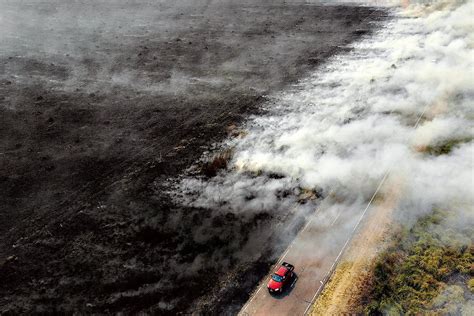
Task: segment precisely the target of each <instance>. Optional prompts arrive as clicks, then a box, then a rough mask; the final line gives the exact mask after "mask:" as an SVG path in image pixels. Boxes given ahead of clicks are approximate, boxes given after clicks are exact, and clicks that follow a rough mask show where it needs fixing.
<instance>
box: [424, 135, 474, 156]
mask: <svg viewBox="0 0 474 316" xmlns="http://www.w3.org/2000/svg"><path fill="white" fill-rule="evenodd" d="M471 141H472V138H460V139H449V140H446V141H444V142H441V143H438V144H433V145H428V146H426V147H424V148H422V149H421V151H423V152H425V153H427V154H428V155H432V156H440V155H447V154H449V153H450V152H451V151H452V150H453V149H454V148H455V147H457V146H459V145H461V144H464V143H469V142H471Z"/></svg>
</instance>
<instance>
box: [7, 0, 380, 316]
mask: <svg viewBox="0 0 474 316" xmlns="http://www.w3.org/2000/svg"><path fill="white" fill-rule="evenodd" d="M382 18H384V12H383V11H379V10H375V9H373V8H368V7H346V6H321V5H305V4H298V3H295V2H293V3H285V2H284V1H247V2H246V3H245V2H243V1H150V2H145V1H136V2H135V1H134V2H129V1H94V2H93V3H89V2H87V3H86V2H79V1H74V2H72V1H71V2H69V1H66V2H64V1H59V0H58V1H53V0H50V1H6V0H5V1H0V40H1V42H2V45H1V48H0V70H1V71H0V200H1V204H0V280H1V282H0V312H12V313H15V314H16V313H25V312H27V313H31V312H47V313H50V312H71V311H77V312H87V313H88V312H99V313H113V312H119V311H122V312H126V313H132V312H139V311H145V312H152V313H171V314H176V313H187V312H196V311H198V312H199V311H200V312H209V313H215V314H217V313H222V312H235V311H236V310H237V309H238V308H239V307H240V306H241V305H242V303H243V302H245V300H246V299H247V297H248V295H249V292H250V291H251V290H252V288H253V287H254V286H255V285H256V283H257V282H258V280H259V278H260V277H261V276H263V275H264V274H265V273H266V272H267V270H268V267H269V265H270V264H271V263H272V260H274V258H275V256H276V255H277V254H278V251H281V249H284V247H285V243H286V242H288V239H285V240H283V241H282V240H281V238H278V237H275V236H278V234H275V232H274V230H273V228H272V227H274V224H275V222H277V221H281V220H282V219H277V218H274V217H273V216H272V214H271V211H270V210H269V211H268V212H262V213H260V214H256V215H252V216H245V215H244V214H242V216H237V215H235V214H232V213H227V214H226V213H225V212H221V211H219V210H209V209H193V208H188V207H183V206H180V205H176V204H175V203H173V201H171V200H170V198H169V197H168V196H167V194H166V190H168V189H169V188H168V187H167V183H168V181H167V179H169V178H174V177H176V176H178V175H179V174H181V173H182V172H183V171H184V170H185V169H186V168H188V167H190V166H191V165H192V164H193V163H194V162H195V161H196V160H197V159H198V158H199V157H200V156H201V155H202V153H203V151H205V150H206V149H207V148H208V146H209V145H210V144H212V143H214V142H217V141H219V140H222V139H223V138H224V137H226V136H227V134H228V131H229V128H228V127H229V126H231V125H236V124H238V123H239V122H241V121H242V119H243V118H245V116H246V115H248V114H250V113H255V112H256V111H258V108H259V105H260V104H261V103H262V102H263V101H264V100H265V97H264V96H265V95H266V94H268V93H270V92H272V91H277V90H279V89H282V88H284V87H285V86H286V85H288V84H290V83H292V82H295V81H296V80H297V79H298V78H300V77H301V76H304V74H305V73H307V72H308V71H309V70H312V69H314V68H315V67H317V65H318V64H320V63H322V62H324V60H325V59H326V58H327V57H329V56H331V55H333V54H335V53H337V52H338V51H339V50H341V49H344V48H343V46H344V45H345V44H348V43H349V42H351V41H353V40H356V39H357V38H359V37H360V36H362V35H364V34H366V33H368V32H370V31H371V30H372V29H373V25H372V24H371V21H374V20H377V19H382ZM295 229H296V228H295ZM289 231H292V228H290V229H289ZM257 239H258V240H259V242H258V243H257V242H255V240H257ZM262 240H263V242H262Z"/></svg>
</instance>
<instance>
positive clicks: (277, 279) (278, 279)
mask: <svg viewBox="0 0 474 316" xmlns="http://www.w3.org/2000/svg"><path fill="white" fill-rule="evenodd" d="M272 279H273V280H274V281H277V282H281V281H282V280H283V278H282V277H281V276H279V275H277V274H272Z"/></svg>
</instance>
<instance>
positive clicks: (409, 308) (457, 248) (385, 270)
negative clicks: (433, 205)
mask: <svg viewBox="0 0 474 316" xmlns="http://www.w3.org/2000/svg"><path fill="white" fill-rule="evenodd" d="M449 216H452V214H451V213H449V212H443V211H439V210H436V211H434V212H433V213H432V214H430V215H428V216H425V217H423V218H420V219H419V220H418V221H417V223H416V224H415V225H414V226H413V227H412V228H411V229H403V231H401V232H399V233H398V234H397V235H398V236H401V237H398V238H397V239H396V240H395V241H394V243H393V245H392V246H391V247H390V248H389V249H387V251H385V252H384V253H382V254H381V255H380V256H379V257H378V259H377V261H376V264H375V268H374V275H373V277H374V282H373V287H372V290H371V292H370V293H368V297H367V300H364V301H366V302H369V303H368V304H367V305H366V307H365V312H366V313H367V314H370V315H374V314H381V313H383V314H393V315H397V313H398V314H404V315H414V314H425V313H443V311H447V310H449V311H451V310H453V308H455V306H454V305H453V306H454V307H453V306H451V305H450V306H448V305H446V304H447V303H446V304H444V303H443V304H441V303H440V304H438V305H436V304H433V302H436V301H438V302H444V300H443V299H441V298H440V295H441V296H442V295H443V294H442V293H443V292H442V291H443V290H445V289H454V288H452V287H449V286H452V285H449V280H450V278H451V277H452V276H459V275H463V276H464V277H468V275H469V274H470V273H471V272H472V269H473V264H472V262H474V261H473V259H474V256H473V253H474V251H473V250H474V247H473V246H472V245H466V243H465V242H464V243H463V242H461V241H463V240H466V239H465V238H464V237H462V236H470V235H469V233H470V232H471V231H464V232H463V231H459V229H449V227H447V226H446V225H448V224H447V221H445V220H443V219H445V218H448V217H449ZM466 229H470V228H466ZM461 237H462V238H461ZM467 240H469V238H468V239H467ZM447 241H449V242H447ZM473 280H474V279H472V278H471V279H470V281H469V284H468V287H469V289H471V291H473V288H474V281H473ZM464 286H465V285H464ZM459 288H461V287H456V288H455V290H456V291H455V293H457V294H456V297H459V295H458V292H459ZM452 291H453V290H451V292H452ZM451 292H446V293H448V294H449V293H451ZM448 294H446V295H448ZM449 295H451V296H453V295H454V294H452V293H451V294H449Z"/></svg>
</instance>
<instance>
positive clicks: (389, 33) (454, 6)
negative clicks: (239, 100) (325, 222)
mask: <svg viewBox="0 0 474 316" xmlns="http://www.w3.org/2000/svg"><path fill="white" fill-rule="evenodd" d="M440 8H441V10H440ZM472 10H473V2H472V1H468V2H465V3H459V2H445V3H443V5H437V6H425V5H413V6H409V7H408V9H407V10H406V11H399V12H397V13H396V14H397V15H398V16H399V18H396V19H394V20H393V21H392V22H390V23H389V25H387V27H386V28H385V29H383V30H382V31H380V32H379V33H378V34H376V36H374V37H372V38H367V39H365V40H364V41H362V42H361V43H358V44H355V46H354V47H353V48H354V49H353V50H352V51H351V52H350V53H348V54H345V55H342V56H336V57H334V58H333V59H332V60H331V61H330V62H329V63H328V64H327V65H326V66H324V68H323V69H319V71H318V72H317V73H315V74H313V75H312V76H311V77H309V78H307V79H305V80H303V81H301V82H300V83H299V84H298V85H297V86H294V87H293V88H291V89H290V90H288V91H285V92H282V93H281V94H278V95H273V96H270V101H269V102H268V103H267V104H266V106H265V110H266V111H267V112H266V115H263V116H257V117H253V118H252V119H250V120H249V122H248V123H247V125H246V126H245V128H246V129H247V130H248V133H247V135H246V136H245V137H243V138H239V139H233V140H229V141H228V142H227V143H226V144H224V146H229V147H232V148H233V150H234V155H233V158H232V160H231V163H230V167H229V168H228V170H227V171H226V172H223V173H220V174H219V175H218V176H216V177H214V178H212V179H211V180H209V181H208V180H206V179H201V178H196V177H190V178H186V179H184V180H183V181H182V182H181V184H180V191H181V192H184V193H183V194H181V195H180V197H179V198H180V199H182V200H183V201H184V203H189V204H192V205H195V206H199V207H209V208H216V209H218V208H225V209H227V210H232V211H234V212H236V213H238V214H241V215H245V214H247V213H249V212H252V211H255V210H273V211H274V212H278V211H279V210H282V209H288V208H289V207H291V205H294V202H295V200H297V199H298V196H300V195H301V192H303V191H305V190H322V192H324V194H326V195H331V196H337V198H338V200H339V201H341V200H342V201H346V205H350V208H351V209H353V208H354V207H359V208H362V207H364V206H365V204H366V203H367V201H368V200H369V199H370V197H371V196H372V194H373V193H374V191H375V190H376V188H377V186H378V185H379V183H380V181H381V179H382V178H383V176H384V175H385V174H386V173H389V174H390V175H396V176H397V178H402V179H403V186H404V188H403V191H404V194H403V195H402V196H401V200H400V201H399V209H400V210H402V212H399V213H400V214H402V215H401V216H402V217H406V218H410V217H412V216H413V217H416V216H418V215H419V214H422V213H424V212H427V211H429V210H431V209H432V208H433V207H435V206H436V207H446V208H450V209H453V208H454V209H459V210H464V211H466V210H468V211H469V212H464V214H465V215H466V216H468V214H471V215H472V205H474V198H473V197H474V188H473V149H474V146H473V142H472V139H473V136H474V133H473V125H472V119H473V112H472V108H473V107H472V106H473V101H472V100H473V99H472V97H473V96H474V87H473V85H472V78H473V73H472V69H474V68H473V66H474V54H473V45H474V40H473V34H474V33H473V30H474V23H473V20H472V16H471V13H472ZM443 144H444V145H446V144H448V145H449V144H452V146H450V145H449V146H448V147H449V148H448V150H447V152H445V153H443V154H442V155H433V154H430V152H429V151H428V150H427V148H430V147H436V146H443ZM275 175H277V176H275ZM282 192H287V193H286V194H282ZM381 193H382V194H383V193H384V188H383V187H382V189H381ZM355 201H358V204H357V205H354V204H353V203H354V202H355ZM340 206H341V205H340V204H338V206H337V207H340ZM307 207H308V205H307ZM310 207H311V206H310ZM328 209H330V206H328ZM347 211H348V212H350V209H348V210H347ZM469 221H472V218H469Z"/></svg>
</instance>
